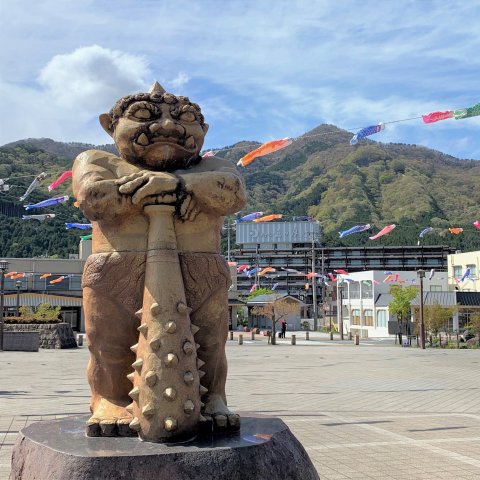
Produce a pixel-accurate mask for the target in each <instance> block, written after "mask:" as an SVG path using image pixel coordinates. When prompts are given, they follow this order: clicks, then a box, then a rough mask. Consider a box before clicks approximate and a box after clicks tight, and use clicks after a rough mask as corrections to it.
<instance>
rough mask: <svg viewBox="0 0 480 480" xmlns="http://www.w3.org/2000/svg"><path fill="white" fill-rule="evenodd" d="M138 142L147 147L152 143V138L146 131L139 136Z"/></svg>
mask: <svg viewBox="0 0 480 480" xmlns="http://www.w3.org/2000/svg"><path fill="white" fill-rule="evenodd" d="M137 143H138V144H139V145H142V146H143V147H146V146H147V145H148V144H149V143H150V140H149V139H148V137H147V136H146V135H145V134H144V133H142V134H140V135H139V136H138V138H137Z"/></svg>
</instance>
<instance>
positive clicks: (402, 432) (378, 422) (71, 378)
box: [0, 333, 480, 480]
mask: <svg viewBox="0 0 480 480" xmlns="http://www.w3.org/2000/svg"><path fill="white" fill-rule="evenodd" d="M235 335H237V334H235ZM297 338H298V339H299V341H297V345H295V346H293V345H291V344H290V341H289V339H288V338H287V339H286V340H279V342H280V344H279V345H278V346H275V347H272V346H271V345H267V343H266V340H265V338H261V337H259V336H257V337H256V339H255V340H254V341H251V340H249V339H250V334H245V339H246V340H245V342H244V344H243V345H238V343H237V342H236V341H235V340H234V341H228V345H227V354H228V359H229V378H228V382H227V388H228V390H227V394H228V398H229V404H230V406H231V408H232V409H234V410H237V411H240V412H242V411H243V412H246V411H254V412H257V413H262V414H265V415H275V416H278V417H281V418H282V419H283V420H284V421H285V422H286V423H287V424H288V426H289V427H290V429H291V430H292V431H293V433H294V434H295V435H296V436H297V438H298V439H299V440H300V441H301V442H302V444H303V445H304V447H305V448H306V450H307V452H308V454H309V455H310V458H311V459H312V461H313V463H314V464H315V467H316V468H317V470H318V472H319V474H320V477H321V479H322V480H334V479H335V480H337V479H408V480H413V479H455V480H456V479H472V480H473V479H478V478H480V368H479V366H480V350H446V349H445V350H443V349H442V350H426V351H422V350H420V349H416V348H401V347H398V346H395V345H393V342H392V341H390V340H383V341H378V340H376V341H373V340H372V341H364V342H362V343H361V344H360V345H359V346H355V345H353V343H352V342H348V341H345V342H343V343H341V342H339V341H334V342H330V341H329V340H327V339H326V337H325V336H323V335H321V334H310V338H311V340H310V341H305V340H302V339H303V338H304V334H303V333H298V336H297ZM87 360H88V351H87V349H86V347H81V348H79V349H77V350H41V351H40V352H38V353H21V352H0V479H2V480H3V479H5V480H6V479H8V477H9V472H10V456H11V452H12V448H13V444H14V442H15V438H16V436H17V432H18V430H19V429H21V428H23V427H24V426H26V425H28V424H30V423H32V422H36V421H41V420H47V419H52V418H58V417H62V416H65V415H72V414H85V413H87V406H88V400H89V389H88V385H87V382H86V379H85V367H86V363H87ZM278 461H279V462H288V461H289V459H288V458H285V457H284V455H283V453H282V452H281V451H279V452H278ZM49 480H56V479H49Z"/></svg>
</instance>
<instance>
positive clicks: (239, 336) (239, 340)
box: [238, 333, 243, 345]
mask: <svg viewBox="0 0 480 480" xmlns="http://www.w3.org/2000/svg"><path fill="white" fill-rule="evenodd" d="M238 344H239V345H243V334H241V333H240V334H239V335H238Z"/></svg>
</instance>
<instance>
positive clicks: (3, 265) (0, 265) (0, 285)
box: [0, 260, 8, 350]
mask: <svg viewBox="0 0 480 480" xmlns="http://www.w3.org/2000/svg"><path fill="white" fill-rule="evenodd" d="M7 268H8V262H7V261H6V260H0V272H1V273H0V350H3V300H4V293H5V292H4V290H5V272H6V271H7Z"/></svg>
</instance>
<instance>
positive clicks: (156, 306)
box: [150, 303, 162, 316]
mask: <svg viewBox="0 0 480 480" xmlns="http://www.w3.org/2000/svg"><path fill="white" fill-rule="evenodd" d="M150 312H152V315H155V316H156V315H160V313H162V307H161V306H160V305H159V304H158V303H152V306H151V307H150Z"/></svg>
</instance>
